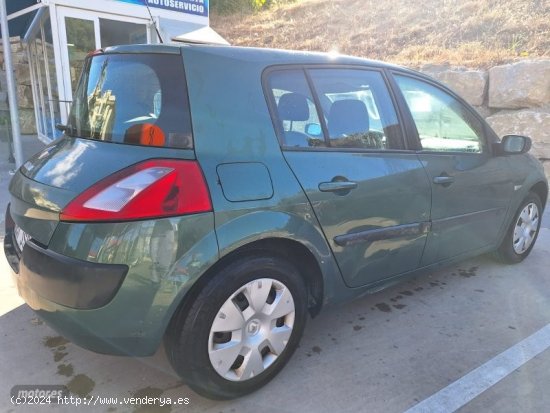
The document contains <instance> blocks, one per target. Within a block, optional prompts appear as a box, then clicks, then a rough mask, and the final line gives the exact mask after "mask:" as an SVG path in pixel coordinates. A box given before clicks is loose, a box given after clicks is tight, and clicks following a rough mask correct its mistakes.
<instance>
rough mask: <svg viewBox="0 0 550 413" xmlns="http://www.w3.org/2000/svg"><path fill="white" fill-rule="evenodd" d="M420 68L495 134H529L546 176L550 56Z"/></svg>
mask: <svg viewBox="0 0 550 413" xmlns="http://www.w3.org/2000/svg"><path fill="white" fill-rule="evenodd" d="M421 71H423V72H425V73H426V74H428V75H430V76H433V77H434V78H436V79H438V80H440V81H441V82H442V83H445V84H446V85H447V86H449V87H450V88H451V89H453V90H454V91H456V92H457V93H458V94H459V95H460V96H462V97H463V98H464V99H465V100H466V101H467V102H468V103H470V104H471V105H473V106H474V107H475V108H476V109H477V110H478V112H479V113H480V114H481V115H482V116H483V117H484V118H485V119H486V120H487V122H488V123H489V125H491V127H492V128H493V129H494V130H495V132H496V133H497V134H498V135H499V136H503V135H509V134H518V135H526V136H529V137H531V139H532V140H533V148H532V149H531V153H532V154H533V155H534V156H535V157H537V158H538V159H539V160H540V161H541V162H542V163H543V165H544V169H545V171H546V176H547V177H549V178H550V59H539V60H523V61H520V62H517V63H512V64H506V65H501V66H495V67H493V68H491V69H489V70H469V69H466V68H451V67H446V66H425V67H423V68H421Z"/></svg>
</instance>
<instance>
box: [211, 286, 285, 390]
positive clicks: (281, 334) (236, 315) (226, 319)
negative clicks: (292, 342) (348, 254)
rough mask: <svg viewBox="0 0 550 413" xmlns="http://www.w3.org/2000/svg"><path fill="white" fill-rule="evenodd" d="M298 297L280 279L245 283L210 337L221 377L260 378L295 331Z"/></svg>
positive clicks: (220, 313)
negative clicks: (295, 304)
mask: <svg viewBox="0 0 550 413" xmlns="http://www.w3.org/2000/svg"><path fill="white" fill-rule="evenodd" d="M294 311H295V310H294V299H293V298H292V294H291V293H290V291H289V290H288V288H287V287H286V286H285V285H284V284H283V283H282V282H280V281H277V280H273V279H271V278H261V279H258V280H254V281H251V282H249V283H248V284H245V285H243V286H242V287H241V288H239V289H238V290H237V291H235V292H234V293H233V294H232V295H231V297H229V298H228V299H227V301H226V302H225V303H224V304H223V305H222V307H221V308H220V310H219V311H218V313H217V314H216V317H215V318H214V322H213V323H212V327H211V328H210V336H209V338H208V355H209V357H210V362H211V363H212V366H213V367H214V369H215V370H216V371H217V372H218V374H219V375H220V376H222V377H223V378H225V379H228V380H232V381H243V380H248V379H251V378H253V377H256V376H257V375H258V374H260V373H261V372H263V371H264V370H265V369H267V368H268V367H269V366H270V365H271V364H273V362H274V361H275V360H277V357H279V356H280V355H281V354H282V352H283V351H284V349H285V348H286V345H287V344H288V340H289V339H290V336H291V334H292V328H293V326H294Z"/></svg>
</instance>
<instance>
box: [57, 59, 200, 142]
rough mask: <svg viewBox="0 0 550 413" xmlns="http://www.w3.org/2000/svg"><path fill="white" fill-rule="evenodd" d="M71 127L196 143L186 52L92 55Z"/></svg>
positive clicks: (104, 135) (92, 135) (117, 138)
mask: <svg viewBox="0 0 550 413" xmlns="http://www.w3.org/2000/svg"><path fill="white" fill-rule="evenodd" d="M66 133H67V134H68V135H69V136H76V137H80V138H86V139H94V140H101V141H107V142H116V143H123V144H130V145H144V146H160V147H170V148H192V147H193V137H192V129H191V114H190V112H189V100H188V95H187V84H186V81H185V73H184V68H183V60H182V57H181V56H180V55H168V54H100V55H95V56H93V57H91V58H88V60H87V61H86V64H85V67H84V71H83V73H82V77H81V79H80V82H79V85H78V89H77V91H76V93H75V99H74V102H73V107H72V110H71V114H70V116H69V121H68V124H67V131H66Z"/></svg>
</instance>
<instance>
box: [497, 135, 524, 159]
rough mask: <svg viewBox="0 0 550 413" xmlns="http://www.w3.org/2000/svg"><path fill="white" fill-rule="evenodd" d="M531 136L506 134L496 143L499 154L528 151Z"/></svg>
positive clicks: (515, 153) (514, 153)
mask: <svg viewBox="0 0 550 413" xmlns="http://www.w3.org/2000/svg"><path fill="white" fill-rule="evenodd" d="M531 144H532V143H531V138H528V137H527V136H521V135H506V136H503V137H502V141H501V142H500V143H499V144H498V147H499V153H500V154H501V155H519V154H522V153H526V152H529V150H530V149H531Z"/></svg>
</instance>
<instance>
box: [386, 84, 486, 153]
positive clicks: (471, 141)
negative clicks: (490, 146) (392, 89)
mask: <svg viewBox="0 0 550 413" xmlns="http://www.w3.org/2000/svg"><path fill="white" fill-rule="evenodd" d="M395 79H396V81H397V84H398V86H399V88H400V89H401V92H402V93H403V96H404V97H405V101H406V102H407V105H408V107H409V110H410V112H411V115H412V118H413V120H414V123H415V124H416V129H417V130H418V136H419V138H420V143H421V145H422V149H423V150H425V151H433V152H465V153H482V152H484V151H485V147H486V143H485V142H486V140H485V136H484V132H483V124H482V123H481V121H480V120H479V119H477V118H476V117H475V116H474V115H473V114H472V113H471V112H470V111H469V110H468V109H467V108H466V107H465V106H464V105H463V104H462V103H460V102H459V101H458V100H457V99H455V98H454V97H453V96H451V95H449V94H448V93H446V92H444V91H443V90H441V89H439V88H437V87H435V86H433V85H431V84H429V83H426V82H423V81H421V80H418V79H415V78H411V77H408V76H401V75H395Z"/></svg>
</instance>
